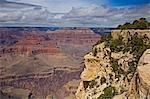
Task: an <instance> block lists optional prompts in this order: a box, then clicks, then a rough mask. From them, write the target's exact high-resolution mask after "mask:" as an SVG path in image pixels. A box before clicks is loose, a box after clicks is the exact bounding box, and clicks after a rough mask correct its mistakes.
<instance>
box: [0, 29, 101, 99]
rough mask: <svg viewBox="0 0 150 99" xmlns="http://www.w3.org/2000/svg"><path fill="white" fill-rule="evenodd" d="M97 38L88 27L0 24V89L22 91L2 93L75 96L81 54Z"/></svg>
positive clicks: (42, 97) (35, 97) (40, 98)
mask: <svg viewBox="0 0 150 99" xmlns="http://www.w3.org/2000/svg"><path fill="white" fill-rule="evenodd" d="M99 39H100V35H98V34H95V33H94V32H93V31H91V30H90V29H88V28H83V29H82V28H81V29H65V28H64V29H63V28H62V29H58V30H55V31H51V30H48V31H40V30H38V29H37V28H30V29H28V28H0V89H1V88H3V89H4V90H5V89H7V88H9V87H13V88H11V91H12V92H13V91H15V90H17V91H16V92H17V93H18V89H19V90H22V92H23V93H24V94H21V95H20V94H14V93H10V92H9V91H8V90H6V91H4V90H2V95H3V97H9V94H11V97H14V98H13V99H22V98H20V97H23V96H26V97H27V98H28V96H30V98H31V99H32V98H33V99H45V98H47V99H52V98H57V99H74V98H75V93H76V90H77V86H78V84H79V81H78V80H79V77H80V73H81V71H82V69H83V56H84V54H86V53H87V52H88V51H89V50H90V49H91V47H92V45H93V44H94V43H95V42H96V41H98V40H99ZM26 89H27V90H28V91H29V92H26ZM24 90H25V91H24ZM22 95H23V96H22ZM18 97H19V98H18ZM4 99H5V98H4ZM6 99H7V98H6ZM8 99H9V98H8Z"/></svg>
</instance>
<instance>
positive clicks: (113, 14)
mask: <svg viewBox="0 0 150 99" xmlns="http://www.w3.org/2000/svg"><path fill="white" fill-rule="evenodd" d="M149 9H150V4H147V5H139V6H127V7H119V8H118V7H109V6H90V7H80V8H72V10H71V11H70V12H68V13H66V14H65V15H64V17H63V18H64V19H66V20H68V21H70V22H71V21H77V22H78V23H80V24H82V25H85V26H86V25H91V26H92V25H93V26H117V25H118V24H121V23H124V22H130V21H132V20H134V19H136V18H140V17H145V18H148V19H149V18H150V10H149Z"/></svg>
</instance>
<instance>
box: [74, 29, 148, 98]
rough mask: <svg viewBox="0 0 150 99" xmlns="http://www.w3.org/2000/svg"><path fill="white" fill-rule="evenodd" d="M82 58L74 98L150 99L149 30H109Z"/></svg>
mask: <svg viewBox="0 0 150 99" xmlns="http://www.w3.org/2000/svg"><path fill="white" fill-rule="evenodd" d="M143 53H144V54H143ZM84 59H85V61H84V63H85V68H84V71H83V72H82V73H81V76H80V77H81V82H80V85H79V87H78V90H77V92H76V97H77V99H106V98H108V99H150V82H149V81H150V61H149V60H150V30H113V31H112V32H111V35H108V36H106V37H103V38H101V40H100V41H98V42H97V43H96V44H95V45H94V46H93V49H92V51H91V52H90V53H88V54H87V55H85V56H84Z"/></svg>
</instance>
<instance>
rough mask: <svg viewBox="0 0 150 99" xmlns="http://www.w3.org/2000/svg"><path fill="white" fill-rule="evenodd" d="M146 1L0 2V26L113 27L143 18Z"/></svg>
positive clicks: (149, 14)
mask: <svg viewBox="0 0 150 99" xmlns="http://www.w3.org/2000/svg"><path fill="white" fill-rule="evenodd" d="M149 9H150V1H149V0H126V1H122V0H68V1H67V2H66V0H0V27H5V26H32V27H34V26H36V27H42V26H57V27H115V26H117V25H118V24H122V23H124V22H131V21H133V20H134V19H138V18H141V17H145V18H147V19H148V20H150V10H149Z"/></svg>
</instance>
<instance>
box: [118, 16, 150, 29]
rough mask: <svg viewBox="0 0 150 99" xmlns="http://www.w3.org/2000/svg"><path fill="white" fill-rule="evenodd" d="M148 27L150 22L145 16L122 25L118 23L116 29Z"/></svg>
mask: <svg viewBox="0 0 150 99" xmlns="http://www.w3.org/2000/svg"><path fill="white" fill-rule="evenodd" d="M149 27H150V22H148V21H147V20H146V18H140V19H138V20H135V21H133V23H128V22H127V23H125V24H123V25H118V27H117V28H118V29H148V28H149Z"/></svg>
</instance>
